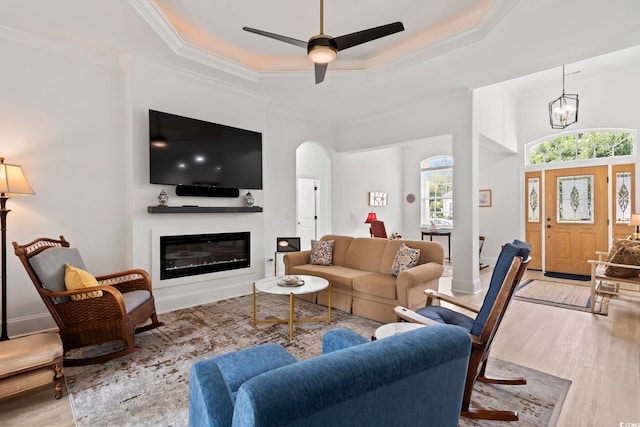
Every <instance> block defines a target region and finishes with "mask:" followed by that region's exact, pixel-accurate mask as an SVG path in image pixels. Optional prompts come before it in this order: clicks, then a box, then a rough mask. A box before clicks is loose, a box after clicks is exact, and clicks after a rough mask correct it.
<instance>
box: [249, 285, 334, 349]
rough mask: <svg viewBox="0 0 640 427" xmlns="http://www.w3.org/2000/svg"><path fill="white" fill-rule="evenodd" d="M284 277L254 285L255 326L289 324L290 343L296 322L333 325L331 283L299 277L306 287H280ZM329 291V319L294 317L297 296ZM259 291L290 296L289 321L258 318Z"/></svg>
mask: <svg viewBox="0 0 640 427" xmlns="http://www.w3.org/2000/svg"><path fill="white" fill-rule="evenodd" d="M282 277H283V276H276V277H266V278H264V279H260V280H258V281H257V282H255V283H254V284H253V326H256V325H257V324H258V323H270V322H277V323H287V322H288V323H289V341H291V340H292V339H293V324H294V323H295V322H327V323H331V283H329V281H328V280H326V279H323V278H322V277H316V276H306V275H299V276H297V277H299V278H300V279H302V280H304V285H301V286H280V285H278V281H279V280H280V279H282ZM325 289H327V292H328V297H329V299H328V308H327V317H311V318H302V319H301V318H296V317H295V316H294V301H295V296H296V295H302V294H312V293H314V292H318V291H323V290H325ZM257 291H260V292H266V293H268V294H277V295H289V318H288V319H258V318H257V316H256V314H257V313H256V312H257V309H256V293H257Z"/></svg>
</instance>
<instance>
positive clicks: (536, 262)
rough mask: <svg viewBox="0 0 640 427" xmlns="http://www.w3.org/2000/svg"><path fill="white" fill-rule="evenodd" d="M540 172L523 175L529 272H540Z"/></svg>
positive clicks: (541, 228) (541, 226) (541, 224)
mask: <svg viewBox="0 0 640 427" xmlns="http://www.w3.org/2000/svg"><path fill="white" fill-rule="evenodd" d="M541 184H542V172H540V171H535V172H526V173H525V184H524V191H525V197H524V200H525V206H524V212H525V223H524V228H525V230H524V232H525V236H524V237H525V240H526V241H527V242H529V244H530V245H531V254H530V255H531V262H529V269H530V270H542V243H543V242H542V236H543V235H544V232H543V231H544V228H543V223H542V221H541V218H542V215H543V214H544V211H542V209H543V204H542V201H543V198H542V195H543V192H542V187H541Z"/></svg>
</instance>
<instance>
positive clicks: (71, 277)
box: [64, 264, 102, 301]
mask: <svg viewBox="0 0 640 427" xmlns="http://www.w3.org/2000/svg"><path fill="white" fill-rule="evenodd" d="M64 284H65V286H66V287H67V290H68V291H75V290H77V289H85V288H92V287H94V286H100V284H99V283H98V281H97V280H96V278H95V277H93V276H92V275H91V273H89V272H87V271H84V270H82V269H80V268H76V267H72V266H70V265H69V264H67V265H66V266H65V270H64ZM101 296H102V291H93V292H87V293H85V294H78V295H72V296H71V299H72V300H73V301H80V300H83V299H89V298H96V297H101Z"/></svg>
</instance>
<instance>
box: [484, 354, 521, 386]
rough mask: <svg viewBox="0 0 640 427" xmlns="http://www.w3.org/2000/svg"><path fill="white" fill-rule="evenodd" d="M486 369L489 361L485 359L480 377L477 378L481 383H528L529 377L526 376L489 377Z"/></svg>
mask: <svg viewBox="0 0 640 427" xmlns="http://www.w3.org/2000/svg"><path fill="white" fill-rule="evenodd" d="M486 370H487V361H486V360H485V361H484V362H483V363H482V367H481V368H480V372H479V373H478V377H477V378H476V381H480V382H481V383H488V384H503V385H525V384H526V383H527V379H526V378H525V377H515V378H503V377H488V376H486V375H485V371H486Z"/></svg>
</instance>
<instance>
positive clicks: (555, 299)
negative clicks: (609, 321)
mask: <svg viewBox="0 0 640 427" xmlns="http://www.w3.org/2000/svg"><path fill="white" fill-rule="evenodd" d="M513 297H514V298H515V299H519V300H521V301H527V302H532V303H536V304H545V305H552V306H555V307H562V308H567V309H570V310H578V311H587V312H589V313H590V312H591V287H590V286H586V285H578V284H572V283H566V282H552V281H547V280H538V279H530V280H526V281H524V282H522V283H521V284H520V285H519V286H518V287H517V288H516V291H515V294H514V296H513ZM609 299H610V295H598V296H596V305H595V308H596V310H595V312H596V314H601V315H603V316H607V315H608V314H609Z"/></svg>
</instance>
